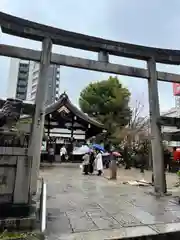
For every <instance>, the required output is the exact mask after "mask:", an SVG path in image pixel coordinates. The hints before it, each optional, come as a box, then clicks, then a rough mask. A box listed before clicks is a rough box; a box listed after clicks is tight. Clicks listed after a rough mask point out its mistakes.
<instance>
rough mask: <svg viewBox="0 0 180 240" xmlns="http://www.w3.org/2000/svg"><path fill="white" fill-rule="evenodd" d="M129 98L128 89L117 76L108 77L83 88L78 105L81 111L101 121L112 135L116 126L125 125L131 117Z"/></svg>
mask: <svg viewBox="0 0 180 240" xmlns="http://www.w3.org/2000/svg"><path fill="white" fill-rule="evenodd" d="M129 100H130V92H129V91H128V89H127V88H125V87H123V86H122V84H121V83H120V81H119V79H118V78H117V77H109V78H108V80H104V81H100V82H95V83H90V84H89V85H88V86H87V87H86V88H85V89H83V90H82V92H81V94H80V98H79V105H80V108H81V110H82V111H83V112H85V113H87V114H88V115H89V116H91V117H94V118H96V119H97V120H99V121H101V122H102V123H103V124H104V125H105V128H106V129H107V130H108V132H109V134H110V135H111V136H112V134H113V133H114V132H115V130H116V128H117V127H118V128H119V127H123V126H125V125H127V124H128V122H129V120H130V118H131V110H130V108H129Z"/></svg>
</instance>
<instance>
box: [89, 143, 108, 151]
mask: <svg viewBox="0 0 180 240" xmlns="http://www.w3.org/2000/svg"><path fill="white" fill-rule="evenodd" d="M92 147H93V148H95V149H97V150H99V151H102V152H105V149H104V147H102V146H101V145H99V144H93V145H92Z"/></svg>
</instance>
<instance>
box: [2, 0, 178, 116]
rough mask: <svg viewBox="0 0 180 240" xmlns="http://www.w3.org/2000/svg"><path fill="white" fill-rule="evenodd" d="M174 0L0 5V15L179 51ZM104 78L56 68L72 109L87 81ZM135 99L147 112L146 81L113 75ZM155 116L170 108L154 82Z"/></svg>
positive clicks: (165, 90)
mask: <svg viewBox="0 0 180 240" xmlns="http://www.w3.org/2000/svg"><path fill="white" fill-rule="evenodd" d="M179 9H180V1H179V0H172V1H170V0H151V1H145V0H91V1H88V0H84V1H82V0H51V1H50V0H30V1H28V0H26V1H24V0H0V10H1V11H4V12H6V13H10V14H13V15H16V16H19V17H22V18H26V19H30V20H32V21H37V22H40V23H43V24H48V25H52V26H55V27H58V28H63V29H66V30H70V31H76V32H80V33H84V34H89V35H93V36H98V37H103V38H107V39H111V40H116V41H121V42H123V41H124V42H130V43H135V44H143V45H146V46H155V47H161V48H173V49H178V48H179V49H180V24H179V23H180V14H179ZM0 42H1V43H6V44H15V45H17V46H23V47H27V48H35V49H40V47H41V45H40V43H38V42H33V41H28V40H25V39H20V38H15V37H12V36H8V35H5V34H2V33H1V35H0ZM53 51H56V52H59V53H63V54H69V55H73V56H80V57H86V58H91V59H97V56H96V54H94V53H91V52H85V51H79V50H74V49H67V48H64V47H56V46H55V47H53ZM110 60H111V62H115V63H121V64H127V65H131V66H137V67H145V66H146V65H145V62H143V61H136V60H129V59H123V58H118V57H110ZM157 67H158V70H162V71H169V72H173V73H178V72H179V70H180V67H177V66H175V67H173V66H165V65H162V64H161V65H160V64H158V66H157ZM8 69H9V59H8V58H4V57H1V56H0V81H1V88H0V97H5V96H6V88H7V79H8ZM108 76H109V74H104V73H99V72H91V71H86V70H79V69H73V68H65V67H61V75H60V77H61V83H60V91H61V92H63V91H64V90H65V91H66V92H67V93H68V94H69V97H70V98H71V100H72V101H73V103H75V104H78V97H79V93H80V91H81V90H82V88H84V87H85V86H86V85H87V84H88V83H90V82H91V81H97V80H103V79H107V77H108ZM119 79H120V80H121V81H122V82H123V84H124V85H125V86H127V87H128V88H129V90H130V91H131V93H132V104H134V102H135V101H136V100H137V99H140V101H142V102H143V103H146V109H147V108H148V92H147V81H146V80H144V79H137V78H131V77H124V76H119ZM159 96H160V108H161V111H164V110H167V109H169V108H171V107H173V106H174V97H173V95H172V84H169V83H163V82H160V83H159Z"/></svg>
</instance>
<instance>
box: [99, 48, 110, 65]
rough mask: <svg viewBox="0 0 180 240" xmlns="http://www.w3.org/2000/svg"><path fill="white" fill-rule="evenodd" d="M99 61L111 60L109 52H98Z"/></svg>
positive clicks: (106, 61)
mask: <svg viewBox="0 0 180 240" xmlns="http://www.w3.org/2000/svg"><path fill="white" fill-rule="evenodd" d="M98 61H100V62H105V63H108V62H109V54H108V53H107V52H104V51H101V52H99V53H98Z"/></svg>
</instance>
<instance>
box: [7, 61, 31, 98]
mask: <svg viewBox="0 0 180 240" xmlns="http://www.w3.org/2000/svg"><path fill="white" fill-rule="evenodd" d="M29 64H30V62H29V61H25V60H20V59H15V58H12V59H11V62H10V70H9V79H8V89H7V97H9V98H19V99H21V100H25V99H26V98H27V89H28V81H29Z"/></svg>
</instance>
